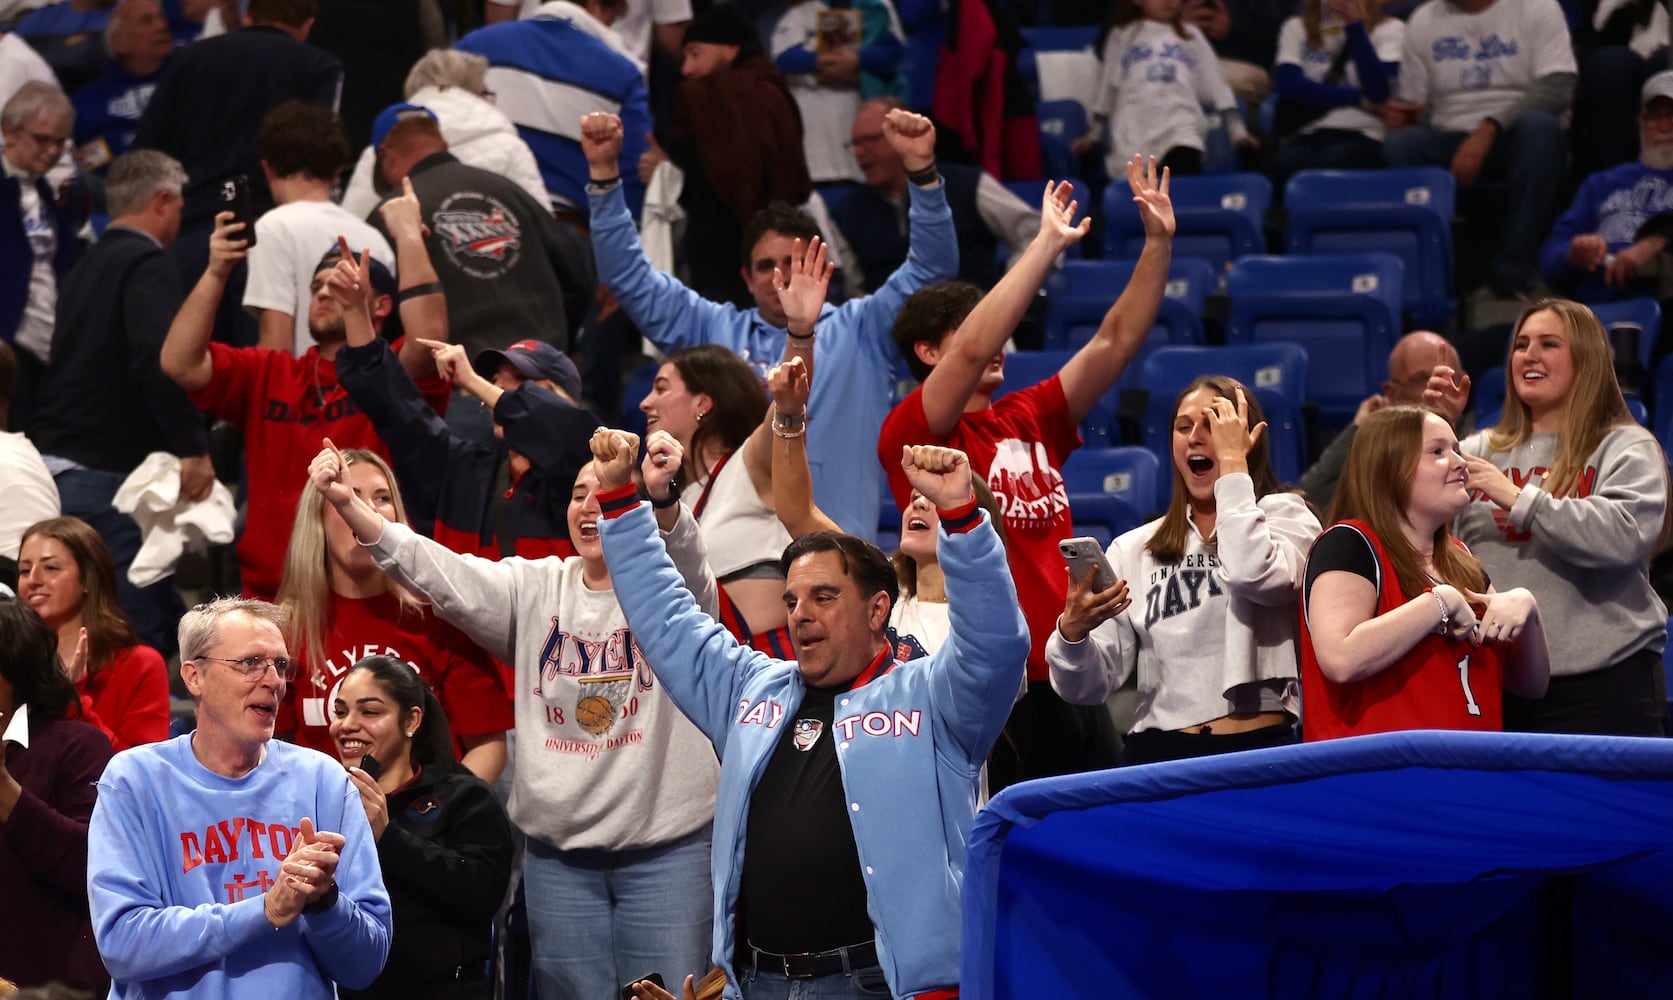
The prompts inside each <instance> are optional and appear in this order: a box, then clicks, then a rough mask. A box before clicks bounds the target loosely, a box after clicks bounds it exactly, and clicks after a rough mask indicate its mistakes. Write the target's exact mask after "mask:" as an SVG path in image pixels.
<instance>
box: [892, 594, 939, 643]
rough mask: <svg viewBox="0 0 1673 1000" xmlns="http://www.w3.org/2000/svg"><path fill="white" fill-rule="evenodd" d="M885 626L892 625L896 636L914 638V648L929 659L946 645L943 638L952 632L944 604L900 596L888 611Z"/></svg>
mask: <svg viewBox="0 0 1673 1000" xmlns="http://www.w3.org/2000/svg"><path fill="white" fill-rule="evenodd" d="M889 624H890V625H893V626H894V629H895V633H896V634H897V635H900V636H902V637H905V636H911V637H912V638H914V639H917V640H918V645H920V646H922V647H924V652H925V653H928V654H930V655H931V656H933V655H935V651H936V650H938V649H940V648H941V647H942V646H944V645H946V644H947V637H948V636H949V635H952V633H953V619H952V616H951V615H950V614H948V612H947V602H945V601H941V602H932V601H920V600H918V598H916V597H907V596H905V595H904V594H903V595H901V598H900V600H899V601H898V602H897V603H896V604H895V606H894V609H893V610H891V611H890V612H889Z"/></svg>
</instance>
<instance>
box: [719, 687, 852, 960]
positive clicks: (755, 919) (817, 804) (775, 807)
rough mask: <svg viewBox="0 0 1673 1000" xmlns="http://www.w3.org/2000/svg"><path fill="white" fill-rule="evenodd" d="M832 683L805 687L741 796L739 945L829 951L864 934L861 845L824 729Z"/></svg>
mask: <svg viewBox="0 0 1673 1000" xmlns="http://www.w3.org/2000/svg"><path fill="white" fill-rule="evenodd" d="M837 694H838V692H836V691H819V690H816V689H813V688H809V689H808V691H807V694H806V696H805V697H804V698H803V699H802V704H801V708H800V709H799V710H798V711H797V713H796V718H795V720H794V721H793V722H792V723H791V724H790V725H787V726H785V727H784V733H783V735H782V736H781V737H780V738H779V741H778V747H777V748H776V749H774V750H773V755H772V758H771V759H770V760H768V761H767V769H766V771H765V772H763V773H762V775H761V782H760V784H758V785H756V786H755V794H753V795H752V796H750V800H749V827H748V830H747V831H746V833H745V837H744V871H743V887H742V890H741V899H740V904H741V905H740V907H739V916H740V919H741V926H740V941H739V952H740V954H742V953H743V948H742V945H743V941H744V940H748V941H749V942H750V943H751V944H754V945H755V947H757V948H760V949H761V950H762V951H770V952H776V953H779V954H794V953H797V952H808V951H830V950H831V949H833V948H841V947H844V946H846V945H851V944H858V943H860V942H862V941H870V940H871V939H872V937H873V936H874V935H875V933H876V932H875V931H874V930H873V928H872V924H871V916H870V915H869V914H868V913H867V912H866V884H865V879H864V877H863V876H861V874H860V852H859V849H858V848H857V847H855V845H854V828H853V826H851V825H850V823H849V819H848V796H847V794H846V793H844V792H843V789H842V771H841V769H840V767H839V766H838V764H837V753H836V734H835V733H834V732H833V731H832V729H833V728H834V727H833V725H832V721H833V714H834V705H835V702H836V697H837Z"/></svg>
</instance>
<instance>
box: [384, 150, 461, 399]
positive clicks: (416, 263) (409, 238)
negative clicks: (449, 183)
mask: <svg viewBox="0 0 1673 1000" xmlns="http://www.w3.org/2000/svg"><path fill="white" fill-rule="evenodd" d="M378 214H379V215H380V216H382V217H383V225H384V228H385V229H386V230H388V231H389V242H391V243H393V244H394V245H395V273H396V275H397V277H398V279H399V282H400V286H399V287H400V289H401V291H400V294H399V295H397V296H396V297H395V300H396V308H398V309H400V310H401V329H403V330H405V331H406V339H405V340H404V341H403V342H402V344H401V352H400V355H401V366H402V367H404V368H405V369H406V370H407V374H408V375H411V376H412V378H413V381H414V382H416V381H418V380H420V379H426V378H429V377H431V376H432V375H434V374H435V373H436V367H435V359H434V356H433V355H432V354H431V352H430V349H429V348H426V347H424V346H423V345H421V344H420V343H419V342H418V341H419V339H420V338H423V339H425V340H432V341H445V340H447V339H448V330H447V297H446V296H445V295H443V294H442V287H441V278H440V277H439V276H437V274H436V267H435V265H434V264H432V263H431V262H430V251H429V250H427V249H425V246H424V220H423V214H422V212H421V210H420V208H419V204H418V195H416V194H414V193H413V190H412V179H411V178H410V177H403V178H401V196H400V197H399V198H390V199H389V200H388V201H385V202H384V203H383V204H382V205H379V206H378Z"/></svg>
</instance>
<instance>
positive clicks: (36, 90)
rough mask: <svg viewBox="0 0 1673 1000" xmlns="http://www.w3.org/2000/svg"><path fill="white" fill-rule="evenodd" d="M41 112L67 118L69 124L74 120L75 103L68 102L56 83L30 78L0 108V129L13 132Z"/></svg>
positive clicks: (53, 116) (56, 117) (54, 116)
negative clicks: (2, 107) (3, 106)
mask: <svg viewBox="0 0 1673 1000" xmlns="http://www.w3.org/2000/svg"><path fill="white" fill-rule="evenodd" d="M42 113H45V114H47V115H48V116H50V117H52V118H55V119H58V118H63V119H67V120H68V121H69V122H70V123H71V124H74V123H75V120H76V109H75V105H73V104H71V103H70V99H69V98H68V97H65V96H64V91H62V90H60V89H59V88H58V85H57V84H55V83H46V82H44V81H41V80H30V81H29V82H28V83H26V84H24V85H23V86H21V87H19V88H18V89H17V93H15V94H13V95H12V98H11V100H9V101H7V102H6V106H5V108H4V109H0V129H4V130H5V131H7V132H15V131H17V130H18V129H20V128H22V127H23V123H24V122H27V121H29V120H30V119H31V118H34V117H35V116H36V115H38V114H42Z"/></svg>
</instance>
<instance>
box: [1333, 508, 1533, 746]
mask: <svg viewBox="0 0 1673 1000" xmlns="http://www.w3.org/2000/svg"><path fill="white" fill-rule="evenodd" d="M1341 528H1349V529H1352V530H1353V531H1356V532H1358V533H1359V534H1360V535H1361V536H1362V537H1363V538H1364V539H1365V541H1366V543H1367V544H1369V545H1370V546H1371V550H1372V551H1373V552H1375V553H1376V556H1377V579H1376V580H1374V581H1372V582H1373V583H1375V584H1376V585H1377V614H1379V615H1384V614H1388V613H1389V612H1390V611H1393V610H1394V609H1395V608H1398V607H1400V606H1401V605H1402V604H1405V603H1406V602H1407V601H1409V600H1411V595H1409V594H1407V593H1405V592H1404V591H1402V590H1401V589H1400V581H1399V578H1398V577H1397V576H1396V575H1395V572H1394V563H1393V562H1392V561H1391V560H1390V559H1389V557H1388V553H1387V552H1386V551H1385V550H1384V549H1383V545H1382V542H1381V541H1379V540H1378V539H1377V536H1376V535H1374V534H1372V532H1371V528H1370V527H1369V526H1368V525H1366V524H1364V523H1362V522H1360V521H1341V522H1338V523H1337V524H1336V525H1334V526H1332V527H1331V529H1330V530H1331V531H1336V530H1338V529H1341ZM1321 537H1322V536H1321ZM1425 593H1428V591H1425ZM1306 607H1307V602H1305V601H1303V602H1302V612H1301V713H1302V719H1301V732H1302V736H1303V738H1304V739H1305V740H1306V741H1307V742H1309V743H1314V742H1317V741H1319V740H1330V739H1336V738H1338V737H1342V736H1364V735H1366V734H1367V733H1388V732H1397V731H1400V730H1405V729H1480V730H1487V731H1490V732H1498V731H1499V730H1502V729H1504V708H1503V685H1504V668H1503V661H1502V659H1501V656H1500V651H1499V649H1498V648H1497V647H1496V646H1494V645H1492V644H1489V643H1482V644H1481V645H1480V646H1472V645H1470V643H1469V642H1468V641H1466V640H1463V639H1449V638H1447V637H1445V636H1441V635H1434V634H1430V635H1427V636H1424V637H1423V639H1422V641H1420V642H1419V643H1418V644H1417V645H1415V646H1413V647H1412V648H1411V650H1410V651H1408V652H1407V653H1406V655H1404V656H1402V657H1400V658H1399V659H1398V660H1396V661H1394V662H1393V663H1391V664H1389V666H1387V667H1386V668H1384V669H1383V670H1380V671H1378V672H1377V673H1376V674H1373V675H1372V676H1370V677H1367V678H1365V679H1364V680H1362V681H1354V682H1353V683H1350V684H1338V683H1336V682H1334V681H1331V680H1328V679H1326V677H1325V676H1324V673H1323V672H1322V671H1321V670H1320V669H1319V659H1318V656H1317V655H1316V654H1315V653H1314V652H1313V636H1312V633H1310V632H1309V631H1308V630H1307V612H1306ZM1439 614H1440V612H1439V609H1437V610H1436V616H1437V617H1439Z"/></svg>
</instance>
